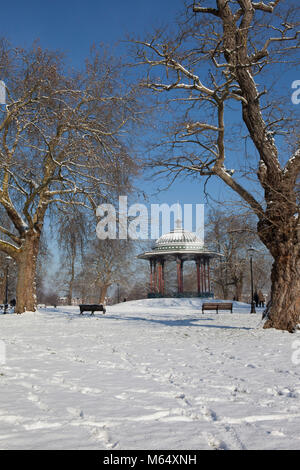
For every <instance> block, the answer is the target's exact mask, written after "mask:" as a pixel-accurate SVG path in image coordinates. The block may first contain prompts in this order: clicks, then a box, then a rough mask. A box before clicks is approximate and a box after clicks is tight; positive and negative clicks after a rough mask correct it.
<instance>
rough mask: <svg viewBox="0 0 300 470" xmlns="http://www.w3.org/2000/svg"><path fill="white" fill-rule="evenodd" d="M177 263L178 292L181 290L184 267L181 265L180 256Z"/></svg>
mask: <svg viewBox="0 0 300 470" xmlns="http://www.w3.org/2000/svg"><path fill="white" fill-rule="evenodd" d="M176 264H177V287H178V293H180V292H181V279H182V277H181V269H182V266H181V259H180V258H177V259H176Z"/></svg>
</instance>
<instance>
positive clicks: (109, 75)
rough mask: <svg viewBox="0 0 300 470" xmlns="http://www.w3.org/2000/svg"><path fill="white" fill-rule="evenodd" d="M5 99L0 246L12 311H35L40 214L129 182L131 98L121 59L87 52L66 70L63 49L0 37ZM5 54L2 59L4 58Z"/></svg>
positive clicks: (90, 203) (90, 204)
mask: <svg viewBox="0 0 300 470" xmlns="http://www.w3.org/2000/svg"><path fill="white" fill-rule="evenodd" d="M0 56H1V57H3V62H2V63H4V64H5V66H4V67H3V69H2V77H1V78H2V79H3V80H4V81H5V83H6V86H7V90H6V91H7V105H6V107H5V110H4V111H3V110H1V116H0V137H1V141H0V205H1V206H2V207H3V208H4V209H5V212H6V215H7V217H8V219H9V221H10V223H9V225H5V221H3V223H2V219H1V223H0V233H1V234H2V240H1V241H0V250H1V251H2V252H5V253H7V254H9V255H10V256H12V257H13V258H14V259H15V261H16V263H17V265H18V283H17V306H16V312H17V313H22V312H24V311H26V310H35V307H36V295H35V292H36V287H35V275H36V262H37V256H38V252H39V243H40V237H41V232H42V229H43V226H44V222H45V217H46V213H47V211H48V209H49V207H51V206H55V205H57V204H63V205H70V204H76V205H80V206H82V207H87V208H89V209H91V210H93V211H94V210H95V206H96V200H97V198H98V197H99V195H101V197H102V199H104V200H105V199H107V198H109V194H110V189H111V188H115V187H116V186H117V187H119V186H120V185H124V187H125V188H126V187H127V186H128V184H129V182H130V168H133V166H134V164H133V163H132V160H131V158H130V157H129V155H128V152H127V149H126V145H125V133H124V130H125V125H128V123H129V122H130V121H131V120H132V119H133V116H134V112H135V108H134V106H135V98H134V95H133V94H132V92H131V91H130V89H128V90H127V91H125V89H124V88H125V85H121V84H122V83H125V82H123V80H122V74H121V67H120V64H118V63H114V62H113V60H112V59H111V58H110V57H108V56H107V55H105V54H104V53H103V54H99V52H97V51H93V52H92V55H91V58H90V59H87V60H86V65H85V69H84V70H83V71H81V72H78V73H77V72H73V73H72V74H69V75H67V74H66V73H65V71H64V69H65V64H64V61H63V58H62V56H61V54H59V53H53V52H50V51H47V50H42V49H41V48H40V47H39V46H37V45H34V46H33V47H32V48H31V49H30V50H27V51H26V50H23V49H20V48H19V49H15V48H12V47H10V46H9V45H8V44H7V43H5V41H2V42H1V44H0ZM4 59H5V60H4Z"/></svg>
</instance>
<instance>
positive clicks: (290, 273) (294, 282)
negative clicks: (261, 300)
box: [264, 253, 300, 333]
mask: <svg viewBox="0 0 300 470" xmlns="http://www.w3.org/2000/svg"><path fill="white" fill-rule="evenodd" d="M297 265H298V266H297ZM271 280H272V290H271V305H270V309H269V313H268V318H267V320H266V323H265V325H264V328H276V329H279V330H287V331H289V332H290V333H293V332H294V331H295V328H296V327H297V325H298V324H299V323H300V272H299V260H298V262H297V259H296V257H295V256H293V254H292V253H289V254H287V255H281V256H279V257H278V258H277V259H275V261H274V263H273V267H272V274H271Z"/></svg>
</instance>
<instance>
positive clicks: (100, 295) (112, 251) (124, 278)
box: [78, 239, 133, 304]
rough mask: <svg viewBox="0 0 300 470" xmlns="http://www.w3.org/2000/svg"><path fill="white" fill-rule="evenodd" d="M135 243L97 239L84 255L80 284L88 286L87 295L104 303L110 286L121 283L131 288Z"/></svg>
mask: <svg viewBox="0 0 300 470" xmlns="http://www.w3.org/2000/svg"><path fill="white" fill-rule="evenodd" d="M132 248H133V244H132V242H131V241H127V240H110V239H105V240H95V241H93V242H92V243H90V247H89V249H88V250H87V252H86V254H85V256H84V257H83V263H82V272H81V273H80V274H79V276H78V281H79V284H81V283H82V282H83V283H84V284H85V286H88V287H89V288H88V293H87V292H85V295H88V296H89V299H90V300H89V301H91V299H92V300H93V299H94V301H96V302H99V303H100V304H103V303H104V301H105V298H106V296H107V291H108V289H109V287H111V286H113V285H114V284H115V285H116V284H121V285H122V286H123V288H125V289H127V290H128V289H129V287H130V283H129V279H130V278H131V275H132V273H131V270H130V265H131V262H132V260H131V255H132Z"/></svg>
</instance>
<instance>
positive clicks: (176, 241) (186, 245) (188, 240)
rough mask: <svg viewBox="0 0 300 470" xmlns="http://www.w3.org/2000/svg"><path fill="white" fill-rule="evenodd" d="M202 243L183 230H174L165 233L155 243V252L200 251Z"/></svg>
mask: <svg viewBox="0 0 300 470" xmlns="http://www.w3.org/2000/svg"><path fill="white" fill-rule="evenodd" d="M203 248H204V244H203V242H202V241H201V240H200V239H199V238H198V237H197V235H196V234H195V233H193V232H189V231H188V230H184V229H183V228H175V229H174V230H172V231H171V232H169V233H165V234H164V235H162V236H161V237H160V238H158V239H157V240H156V242H155V246H154V249H155V250H162V251H164V250H166V251H169V250H191V251H193V250H202V249H203Z"/></svg>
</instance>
